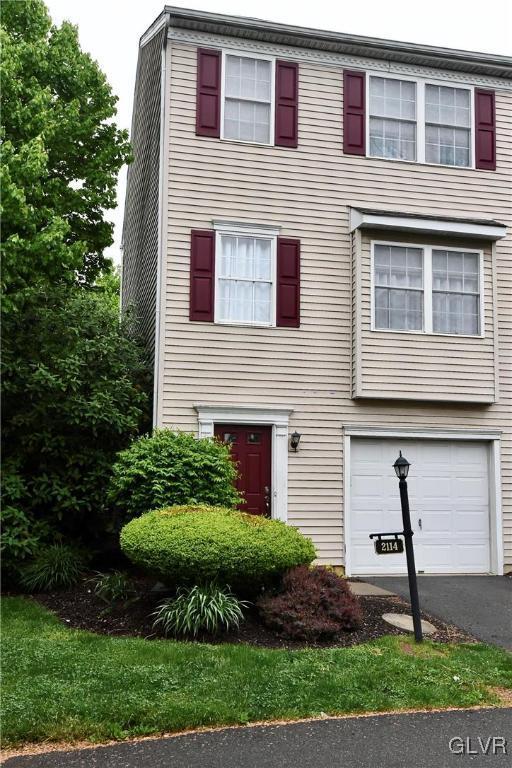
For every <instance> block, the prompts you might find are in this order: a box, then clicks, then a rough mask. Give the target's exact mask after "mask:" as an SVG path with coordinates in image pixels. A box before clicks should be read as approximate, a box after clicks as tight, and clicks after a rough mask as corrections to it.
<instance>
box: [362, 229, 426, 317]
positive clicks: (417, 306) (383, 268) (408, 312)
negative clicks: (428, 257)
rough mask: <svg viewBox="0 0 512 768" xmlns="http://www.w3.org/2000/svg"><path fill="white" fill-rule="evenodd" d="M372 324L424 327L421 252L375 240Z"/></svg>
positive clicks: (417, 249)
mask: <svg viewBox="0 0 512 768" xmlns="http://www.w3.org/2000/svg"><path fill="white" fill-rule="evenodd" d="M373 258H374V281H375V282H374V284H375V327H376V328H379V329H381V330H383V329H386V330H397V331H422V330H423V251H422V249H421V248H414V247H409V246H401V245H384V244H382V243H376V244H375V248H374V255H373Z"/></svg>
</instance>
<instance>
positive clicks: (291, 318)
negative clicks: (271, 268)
mask: <svg viewBox="0 0 512 768" xmlns="http://www.w3.org/2000/svg"><path fill="white" fill-rule="evenodd" d="M276 324H277V325H280V326H288V327H290V328H298V327H299V326H300V240H295V239H292V238H290V237H278V238H277V313H276Z"/></svg>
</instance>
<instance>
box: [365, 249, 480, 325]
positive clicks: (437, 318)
mask: <svg viewBox="0 0 512 768" xmlns="http://www.w3.org/2000/svg"><path fill="white" fill-rule="evenodd" d="M371 292H372V315H371V316H372V319H371V328H372V330H374V331H395V332H409V333H430V334H445V335H450V336H451V335H453V336H483V335H484V333H483V307H484V296H483V253H482V251H478V250H471V249H467V250H465V249H461V248H440V247H437V246H430V245H417V244H412V243H395V242H389V241H372V243H371Z"/></svg>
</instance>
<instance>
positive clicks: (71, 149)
mask: <svg viewBox="0 0 512 768" xmlns="http://www.w3.org/2000/svg"><path fill="white" fill-rule="evenodd" d="M0 35H1V44H2V58H1V70H0V76H1V78H2V118H1V121H2V122H1V129H0V130H1V140H2V144H3V146H2V170H1V183H2V219H3V233H2V239H3V245H2V264H3V270H2V273H3V274H2V280H3V312H4V314H5V313H7V314H8V313H11V312H13V311H20V309H21V308H22V306H23V305H24V303H25V302H26V301H27V300H28V299H29V298H30V296H31V294H32V293H33V292H35V293H36V294H37V293H38V290H39V286H40V284H41V283H43V284H48V283H49V284H53V285H55V284H57V283H62V282H68V283H70V282H71V283H72V282H75V281H77V280H78V281H79V282H81V283H85V284H88V285H92V284H93V283H94V281H95V279H96V278H97V276H98V275H99V274H100V272H101V270H102V269H104V268H105V267H106V266H108V260H107V259H106V258H105V256H104V253H103V252H104V249H105V247H107V246H108V245H110V244H111V242H112V224H110V223H109V222H106V221H105V220H104V215H103V211H104V210H105V209H109V208H113V207H114V206H115V189H116V182H117V175H118V172H119V170H120V168H121V167H122V165H123V164H124V163H126V162H127V161H128V160H129V159H130V148H129V144H128V137H127V133H126V131H121V130H119V129H118V128H117V126H116V125H115V123H114V122H112V118H113V116H114V115H115V105H116V101H117V98H116V97H115V96H114V95H113V94H112V91H111V89H110V86H109V84H108V83H107V81H106V78H105V75H104V74H103V72H102V71H101V70H100V68H99V66H98V65H97V63H96V62H95V61H93V59H91V57H90V56H89V55H88V54H86V53H84V52H83V51H82V50H81V49H80V45H79V42H78V33H77V29H76V28H75V27H74V26H72V25H71V24H69V23H67V22H64V23H63V24H62V26H61V27H59V28H57V27H55V26H52V24H51V20H50V17H49V15H48V11H47V9H46V6H45V5H44V3H43V2H42V0H23V2H19V0H3V2H2V16H1V31H0Z"/></svg>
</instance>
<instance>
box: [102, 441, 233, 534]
mask: <svg viewBox="0 0 512 768" xmlns="http://www.w3.org/2000/svg"><path fill="white" fill-rule="evenodd" d="M236 478H237V469H236V467H235V465H234V463H233V461H232V460H231V455H230V451H229V448H228V446H227V445H224V444H223V443H221V442H219V441H217V440H210V439H202V440H197V439H196V438H195V437H194V436H193V435H191V434H188V433H186V432H172V431H171V430H169V429H158V430H155V431H154V432H153V434H152V435H144V436H143V437H140V438H139V439H138V440H135V441H134V442H133V443H132V444H131V445H130V446H129V447H128V448H127V449H126V450H124V451H121V452H120V453H119V454H118V455H117V460H116V462H115V464H114V466H113V468H112V478H111V481H110V489H109V499H110V501H111V502H112V503H113V505H114V506H115V507H116V508H117V510H118V511H119V512H120V518H121V519H122V520H123V521H126V520H130V519H131V518H133V517H138V516H139V515H141V514H143V513H144V512H149V511H150V510H152V509H163V508H164V507H170V506H173V505H175V504H211V505H214V506H215V505H220V506H223V507H235V506H236V505H237V504H238V503H239V501H240V496H239V494H238V491H237V490H236V487H235V482H236Z"/></svg>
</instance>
